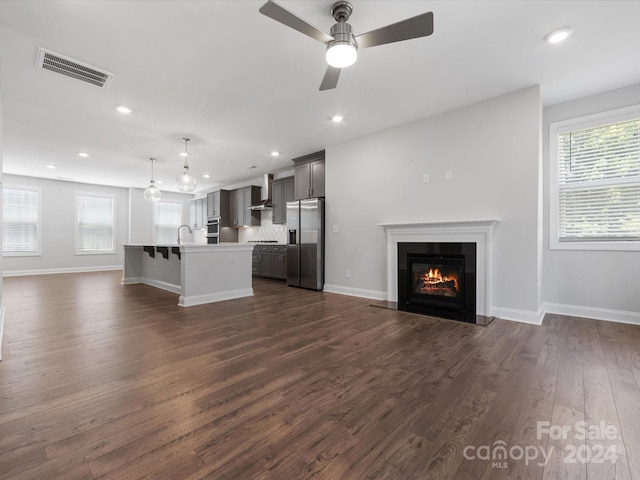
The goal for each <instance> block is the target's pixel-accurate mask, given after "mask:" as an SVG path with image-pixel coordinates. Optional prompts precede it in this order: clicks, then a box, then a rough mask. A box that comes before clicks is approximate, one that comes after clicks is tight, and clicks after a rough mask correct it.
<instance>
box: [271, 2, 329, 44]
mask: <svg viewBox="0 0 640 480" xmlns="http://www.w3.org/2000/svg"><path fill="white" fill-rule="evenodd" d="M258 11H259V12H260V13H262V14H263V15H266V16H267V17H269V18H272V19H274V20H275V21H276V22H280V23H282V24H283V25H286V26H287V27H290V28H293V29H294V30H297V31H299V32H300V33H304V34H305V35H308V36H310V37H311V38H315V39H316V40H319V41H321V42H322V43H328V42H331V41H332V40H334V38H333V37H332V36H331V35H329V34H328V33H324V32H323V31H322V30H319V29H317V28H316V27H314V26H313V25H311V24H310V23H307V22H305V21H304V20H302V19H301V18H300V17H297V16H296V15H294V14H293V13H291V12H290V11H289V10H287V9H286V8H284V7H281V6H280V5H278V4H277V3H276V2H272V1H271V0H269V1H268V2H267V3H265V4H264V5H262V6H261V7H260V9H259V10H258Z"/></svg>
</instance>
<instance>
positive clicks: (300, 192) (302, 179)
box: [293, 150, 325, 200]
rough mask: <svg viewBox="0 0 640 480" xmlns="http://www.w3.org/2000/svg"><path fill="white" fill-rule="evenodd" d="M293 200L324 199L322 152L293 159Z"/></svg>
mask: <svg viewBox="0 0 640 480" xmlns="http://www.w3.org/2000/svg"><path fill="white" fill-rule="evenodd" d="M293 163H294V173H295V200H302V199H305V198H318V197H324V196H325V195H324V150H323V151H321V152H316V153H312V154H311V155H306V156H304V157H299V158H294V159H293Z"/></svg>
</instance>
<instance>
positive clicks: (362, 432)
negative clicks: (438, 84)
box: [0, 272, 640, 480]
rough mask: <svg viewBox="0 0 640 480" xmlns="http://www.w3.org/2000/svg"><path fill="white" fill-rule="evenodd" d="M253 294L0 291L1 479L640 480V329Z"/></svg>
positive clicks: (71, 284)
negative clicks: (198, 300) (442, 316)
mask: <svg viewBox="0 0 640 480" xmlns="http://www.w3.org/2000/svg"><path fill="white" fill-rule="evenodd" d="M254 289H255V296H254V297H253V298H248V299H241V300H233V301H228V302H221V303H217V304H210V305H205V306H199V307H190V308H181V307H178V306H177V305H176V303H177V296H176V295H174V294H171V293H167V292H163V291H161V290H157V289H155V288H152V287H148V286H145V285H128V286H121V285H120V273H119V272H102V273H87V274H68V275H47V276H39V277H13V278H7V279H5V280H4V302H5V305H6V321H5V338H4V344H3V346H4V348H3V357H4V360H3V361H2V362H0V479H38V480H40V479H45V480H52V479H97V478H101V479H102V478H104V479H118V480H123V479H136V480H137V479H153V480H161V479H175V480H181V479H189V480H195V479H230V480H242V479H273V480H276V479H277V480H289V479H291V480H298V479H310V478H313V479H330V480H336V479H349V480H351V479H401V480H405V479H461V480H467V479H489V478H491V479H500V480H505V479H516V478H523V479H524V478H526V479H543V478H544V479H597V480H605V479H640V388H639V383H640V327H637V326H629V325H621V324H616V323H607V322H599V321H593V320H586V319H575V318H568V317H551V318H547V319H546V320H545V323H544V325H543V326H541V327H536V326H530V325H524V324H519V323H513V322H508V321H502V320H500V319H498V320H496V321H494V322H493V323H492V324H491V325H490V326H488V327H480V326H475V325H467V324H463V323H458V322H453V321H448V320H438V319H433V318H429V317H425V316H420V315H414V314H409V313H403V312H396V311H392V310H386V309H382V308H375V307H371V306H369V304H368V303H369V302H368V301H367V300H365V299H359V298H353V297H348V296H341V295H336V294H330V293H317V292H311V291H305V290H299V289H294V288H289V287H286V286H284V284H283V283H281V282H278V281H269V280H256V281H255V282H254ZM538 422H547V423H546V424H544V425H547V426H550V427H551V430H552V431H553V432H555V430H556V429H559V428H561V427H562V426H567V427H568V428H569V429H570V431H569V432H568V433H567V435H566V438H565V439H562V438H557V437H558V435H553V437H554V438H551V436H550V435H548V434H547V433H546V431H544V432H539V431H538V430H539V428H538V426H539V423H538ZM579 422H585V423H579ZM540 425H543V424H540ZM585 425H586V426H588V428H589V429H590V431H592V435H591V438H587V439H585V440H583V439H581V437H580V433H581V431H580V427H581V426H585ZM600 426H605V427H606V428H605V430H607V432H606V433H607V435H606V437H607V438H601V437H603V436H604V435H598V434H597V433H598V432H595V430H594V429H595V428H596V427H600ZM612 429H613V430H612ZM593 432H595V433H593ZM539 433H540V434H539ZM538 437H539V438H538ZM499 447H503V448H505V449H506V450H505V451H506V455H504V454H503V455H502V456H500V453H501V452H502V453H504V452H503V451H502V450H500V448H499ZM613 448H615V450H616V458H612V455H611V454H612V451H613V450H612V449H613ZM540 449H543V450H544V452H545V455H546V454H547V453H548V452H551V455H549V458H548V461H547V462H546V465H545V460H544V458H546V457H544V458H543V457H542V453H541V450H540ZM534 450H535V452H536V455H537V458H535V459H534V458H533V454H534ZM525 452H526V455H528V456H529V459H527V457H526V456H525V457H523V456H522V455H525ZM494 454H495V455H494ZM487 456H489V457H492V456H493V457H495V458H493V459H491V458H489V459H487ZM474 457H476V458H474ZM477 457H479V458H477Z"/></svg>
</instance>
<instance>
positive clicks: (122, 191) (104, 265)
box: [3, 175, 129, 275]
mask: <svg viewBox="0 0 640 480" xmlns="http://www.w3.org/2000/svg"><path fill="white" fill-rule="evenodd" d="M4 186H5V187H7V186H28V187H37V188H39V189H40V192H41V193H40V195H41V198H40V200H41V208H42V209H41V229H42V237H41V240H42V245H41V255H39V256H28V257H4V259H3V274H4V275H12V274H17V273H22V274H25V273H53V272H64V271H84V270H99V269H110V268H119V267H121V266H122V261H123V260H122V259H123V250H122V248H121V247H119V246H120V245H122V244H123V243H125V241H126V239H127V236H128V227H127V218H128V215H127V208H128V202H129V198H128V197H129V194H128V191H127V189H126V188H117V187H105V186H100V185H90V184H85V183H75V182H65V181H59V180H48V179H43V178H33V177H23V176H17V175H4ZM76 192H85V193H87V192H89V193H95V194H99V195H113V196H114V197H115V207H116V245H117V246H118V248H117V249H116V253H114V254H101V255H84V254H83V255H76V253H75V248H76V247H75V212H76V204H75V202H76V198H75V195H76Z"/></svg>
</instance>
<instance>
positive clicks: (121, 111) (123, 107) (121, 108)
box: [116, 105, 133, 114]
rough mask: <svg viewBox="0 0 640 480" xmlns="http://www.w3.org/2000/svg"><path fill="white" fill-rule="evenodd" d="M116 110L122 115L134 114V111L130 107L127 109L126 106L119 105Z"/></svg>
mask: <svg viewBox="0 0 640 480" xmlns="http://www.w3.org/2000/svg"><path fill="white" fill-rule="evenodd" d="M116 110H117V111H118V112H120V113H124V114H128V113H131V112H133V110H131V109H130V108H129V107H125V106H124V105H118V106H117V107H116Z"/></svg>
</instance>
